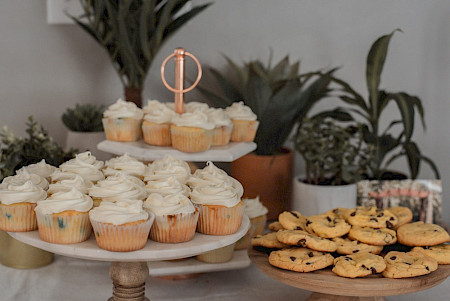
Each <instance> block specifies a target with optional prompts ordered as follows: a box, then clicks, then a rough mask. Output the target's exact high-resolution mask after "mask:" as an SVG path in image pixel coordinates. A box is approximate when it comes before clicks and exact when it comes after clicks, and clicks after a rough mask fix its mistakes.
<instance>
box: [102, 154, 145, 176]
mask: <svg viewBox="0 0 450 301" xmlns="http://www.w3.org/2000/svg"><path fill="white" fill-rule="evenodd" d="M147 168H148V167H147V165H145V164H144V163H142V162H141V161H139V160H137V159H135V158H133V157H130V156H128V154H125V155H123V156H120V157H115V158H112V159H110V160H108V161H106V162H105V167H104V169H103V174H104V175H105V177H108V176H113V175H115V174H116V173H117V172H123V173H125V174H127V175H130V176H135V177H136V178H139V179H141V180H143V179H144V174H145V173H146V172H147Z"/></svg>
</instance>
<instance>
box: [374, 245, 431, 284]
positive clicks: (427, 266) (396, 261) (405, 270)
mask: <svg viewBox="0 0 450 301" xmlns="http://www.w3.org/2000/svg"><path fill="white" fill-rule="evenodd" d="M384 260H385V261H386V269H385V270H384V271H383V276H384V277H388V278H407V277H416V276H421V275H426V274H429V273H431V272H433V271H435V270H437V268H438V262H437V261H436V259H433V258H431V257H426V256H423V255H421V254H418V253H411V252H409V253H403V252H397V251H391V252H389V253H387V254H386V256H384Z"/></svg>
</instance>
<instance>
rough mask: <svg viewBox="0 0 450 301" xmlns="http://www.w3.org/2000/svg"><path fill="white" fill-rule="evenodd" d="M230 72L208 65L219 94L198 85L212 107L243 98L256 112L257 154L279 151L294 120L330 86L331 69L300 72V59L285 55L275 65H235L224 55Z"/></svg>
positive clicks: (270, 153) (258, 62)
mask: <svg viewBox="0 0 450 301" xmlns="http://www.w3.org/2000/svg"><path fill="white" fill-rule="evenodd" d="M225 59H226V60H227V62H228V65H229V67H230V68H231V71H232V72H231V73H229V75H228V74H227V75H225V74H226V73H220V72H219V71H218V70H217V69H215V68H212V67H208V68H207V70H208V71H209V72H210V73H211V74H212V75H213V77H214V79H215V80H216V81H217V84H218V85H219V87H220V90H221V92H222V93H221V94H220V95H219V94H216V93H215V92H212V91H211V90H209V89H207V88H205V87H202V86H200V87H199V86H197V89H198V90H199V91H200V92H201V93H202V94H203V95H204V96H205V98H206V101H207V102H208V103H209V104H210V105H212V106H215V107H221V108H224V107H227V106H229V105H231V104H232V103H233V102H236V101H243V102H244V104H245V105H247V106H249V107H250V108H251V109H252V111H253V112H254V113H255V114H256V115H257V116H258V120H259V122H260V124H259V127H258V130H257V132H256V137H255V142H256V144H257V149H256V151H255V153H256V154H258V155H274V154H276V153H277V152H280V150H281V148H282V146H283V145H284V143H285V142H286V140H287V138H288V136H289V134H290V133H291V132H292V130H293V128H294V127H295V125H296V123H297V121H298V120H299V119H301V118H302V116H304V114H306V112H308V111H309V109H310V108H311V107H312V106H313V105H314V103H315V102H317V101H318V100H319V99H321V98H322V97H325V96H326V95H327V94H328V92H329V91H330V90H329V87H328V85H329V83H330V81H331V77H330V75H331V74H332V73H333V72H334V70H331V71H329V72H327V73H322V72H311V73H306V74H299V66H300V63H299V62H295V63H293V64H290V63H289V57H288V56H286V57H285V58H283V59H282V60H281V61H279V62H278V63H277V64H275V65H274V66H272V65H271V61H272V59H269V63H268V64H267V65H264V64H263V63H261V62H260V61H259V60H253V61H249V62H247V63H244V65H243V66H238V65H237V64H236V63H235V62H233V61H232V60H231V59H230V58H228V57H226V56H225Z"/></svg>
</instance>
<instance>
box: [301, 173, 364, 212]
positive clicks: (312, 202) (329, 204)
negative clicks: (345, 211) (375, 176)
mask: <svg viewBox="0 0 450 301" xmlns="http://www.w3.org/2000/svg"><path fill="white" fill-rule="evenodd" d="M302 178H303V177H302V176H296V177H294V183H293V185H292V186H293V196H292V209H293V210H296V211H299V212H300V213H301V214H303V215H307V216H309V215H314V214H320V213H324V212H326V211H328V210H331V209H334V208H337V207H345V208H353V207H355V206H356V184H350V185H342V186H322V185H311V184H305V183H303V182H302V181H299V179H302Z"/></svg>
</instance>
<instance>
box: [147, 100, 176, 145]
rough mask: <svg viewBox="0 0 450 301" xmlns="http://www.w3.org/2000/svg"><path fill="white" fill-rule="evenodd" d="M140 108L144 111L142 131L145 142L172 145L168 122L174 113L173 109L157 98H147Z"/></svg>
mask: <svg viewBox="0 0 450 301" xmlns="http://www.w3.org/2000/svg"><path fill="white" fill-rule="evenodd" d="M142 110H143V112H144V120H143V122H142V133H143V136H144V141H145V143H148V144H151V145H158V146H170V145H172V138H171V135H170V123H171V120H172V117H173V116H175V115H176V113H175V111H174V110H171V109H169V108H168V107H167V106H166V105H164V104H162V103H160V102H159V101H157V100H149V101H148V103H147V105H146V106H145V107H144V108H143V109H142Z"/></svg>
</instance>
